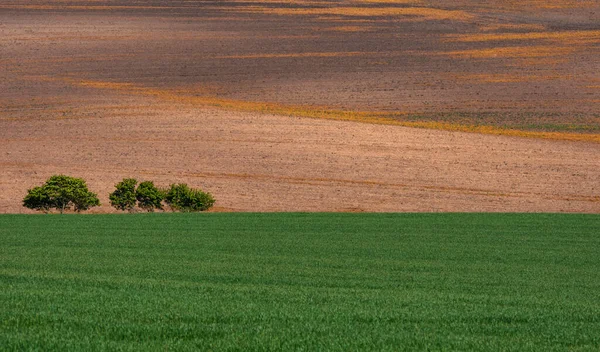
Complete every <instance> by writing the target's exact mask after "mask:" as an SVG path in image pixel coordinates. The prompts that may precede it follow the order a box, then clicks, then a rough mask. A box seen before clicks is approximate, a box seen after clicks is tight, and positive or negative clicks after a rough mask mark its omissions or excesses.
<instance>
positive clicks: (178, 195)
mask: <svg viewBox="0 0 600 352" xmlns="http://www.w3.org/2000/svg"><path fill="white" fill-rule="evenodd" d="M165 193H166V194H165V202H166V203H167V204H168V205H169V206H170V207H171V209H173V210H174V211H182V212H198V211H205V210H208V209H210V208H211V207H212V206H213V204H214V203H215V199H214V198H213V197H212V195H211V194H210V193H206V192H203V191H201V190H199V189H194V188H189V187H188V185H187V184H185V183H180V184H172V185H171V187H170V188H169V189H168V190H167V191H166V192H165Z"/></svg>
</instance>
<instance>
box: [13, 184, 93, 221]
mask: <svg viewBox="0 0 600 352" xmlns="http://www.w3.org/2000/svg"><path fill="white" fill-rule="evenodd" d="M98 205H100V200H98V197H97V195H96V194H95V193H92V192H90V191H89V190H88V188H87V185H86V183H85V181H84V180H83V179H81V178H75V177H70V176H66V175H54V176H52V177H50V178H49V179H48V180H47V181H46V183H45V184H44V185H42V186H41V187H34V188H32V189H30V190H27V195H26V196H25V198H24V199H23V206H24V207H27V208H29V209H34V210H38V211H43V212H46V213H47V212H49V211H50V209H52V208H55V209H58V211H59V212H60V213H61V214H62V213H63V212H64V211H65V210H69V209H71V208H73V209H74V210H75V211H76V212H80V211H83V210H88V209H89V208H91V207H94V206H98Z"/></svg>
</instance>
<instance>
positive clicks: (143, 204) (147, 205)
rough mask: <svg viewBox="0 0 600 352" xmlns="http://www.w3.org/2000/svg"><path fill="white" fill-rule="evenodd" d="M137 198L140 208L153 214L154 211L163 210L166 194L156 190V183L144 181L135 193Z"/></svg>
mask: <svg viewBox="0 0 600 352" xmlns="http://www.w3.org/2000/svg"><path fill="white" fill-rule="evenodd" d="M135 198H136V199H137V201H138V206H139V207H140V208H142V209H144V210H146V211H148V212H152V211H154V209H160V210H162V209H163V206H162V201H163V200H164V199H165V193H164V192H163V191H161V190H159V189H158V188H156V186H154V182H152V181H144V182H142V183H140V185H139V186H138V188H137V190H136V191H135Z"/></svg>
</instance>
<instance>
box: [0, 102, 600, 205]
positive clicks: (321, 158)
mask: <svg viewBox="0 0 600 352" xmlns="http://www.w3.org/2000/svg"><path fill="white" fill-rule="evenodd" d="M119 101H122V99H119ZM130 103H131V105H122V106H119V107H118V108H115V109H108V108H107V107H103V106H98V107H97V109H98V113H102V117H101V118H97V117H93V116H90V117H72V118H64V117H63V116H62V115H54V116H52V117H47V118H44V119H25V120H0V143H2V145H3V149H2V152H1V153H0V165H1V166H2V173H1V174H0V175H1V176H0V212H11V213H12V212H25V209H24V208H22V207H21V206H20V200H21V199H22V197H23V196H24V195H25V192H26V190H27V189H28V188H30V187H32V186H34V185H38V184H41V183H42V182H43V181H44V180H45V179H46V178H47V177H48V176H50V175H52V174H54V173H66V174H69V175H73V176H79V177H84V178H85V179H86V180H88V183H89V186H90V187H91V189H92V190H94V191H96V192H98V193H99V194H100V196H101V201H102V202H103V204H104V206H103V207H102V208H100V209H98V210H95V211H100V212H108V211H111V209H110V207H109V206H108V205H107V204H108V199H107V195H108V193H109V192H111V190H112V189H113V185H114V184H115V183H116V182H118V181H120V180H121V179H122V178H124V177H136V178H138V179H139V180H154V181H155V182H156V183H158V184H160V185H163V186H166V185H168V184H169V183H171V182H186V183H188V184H190V185H192V186H197V187H201V188H203V189H206V190H208V191H210V192H211V193H213V194H214V195H215V197H216V198H217V199H218V202H217V210H221V211H519V212H530V211H536V212H537V211H548V212H600V197H599V193H600V182H599V180H600V168H598V157H599V155H600V144H597V143H583V142H561V141H545V140H539V139H524V138H517V137H505V136H490V135H479V134H469V133H459V132H446V131H437V130H426V129H411V128H404V127H398V126H385V125H370V124H361V123H355V122H343V121H330V120H320V119H309V118H294V117H286V116H274V115H263V114H259V113H242V112H227V111H222V110H211V109H206V108H196V107H193V106H189V105H182V106H172V105H170V104H166V103H161V102H160V101H159V100H157V99H155V98H147V97H138V98H135V99H133V98H131V100H130ZM144 106H145V107H144ZM92 115H93V114H92Z"/></svg>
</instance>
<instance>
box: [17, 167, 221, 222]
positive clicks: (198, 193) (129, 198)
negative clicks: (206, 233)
mask: <svg viewBox="0 0 600 352" xmlns="http://www.w3.org/2000/svg"><path fill="white" fill-rule="evenodd" d="M109 199H110V204H111V205H112V206H113V207H115V208H116V209H118V210H123V211H128V212H134V211H135V210H136V207H138V208H139V209H142V210H144V211H148V212H152V211H155V210H164V206H165V205H166V206H168V207H169V208H170V209H171V210H172V211H181V212H198V211H205V210H208V209H209V208H211V207H212V206H213V205H214V203H215V199H214V198H213V197H212V195H211V194H210V193H207V192H203V191H202V190H199V189H194V188H190V187H188V185H187V184H185V183H179V184H172V185H171V186H169V187H168V188H163V189H161V188H158V187H156V186H155V185H154V183H153V182H152V181H144V182H141V183H140V184H139V185H138V182H137V180H136V179H133V178H126V179H123V181H121V182H119V183H117V184H116V185H115V191H114V192H112V193H111V194H110V195H109ZM98 205H100V200H99V199H98V196H97V194H95V193H93V192H90V191H89V190H88V188H87V185H86V183H85V181H84V180H83V179H81V178H75V177H70V176H66V175H54V176H52V177H50V178H49V179H48V180H47V181H46V183H44V184H43V185H42V186H39V187H34V188H32V189H29V190H28V191H27V195H26V196H25V198H24V199H23V206H24V207H27V208H29V209H33V210H38V211H42V212H45V213H47V212H49V211H51V210H52V209H56V210H58V211H59V212H60V213H61V214H62V213H63V212H65V211H69V210H73V211H76V212H81V211H84V210H88V209H90V208H92V207H95V206H98Z"/></svg>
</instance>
